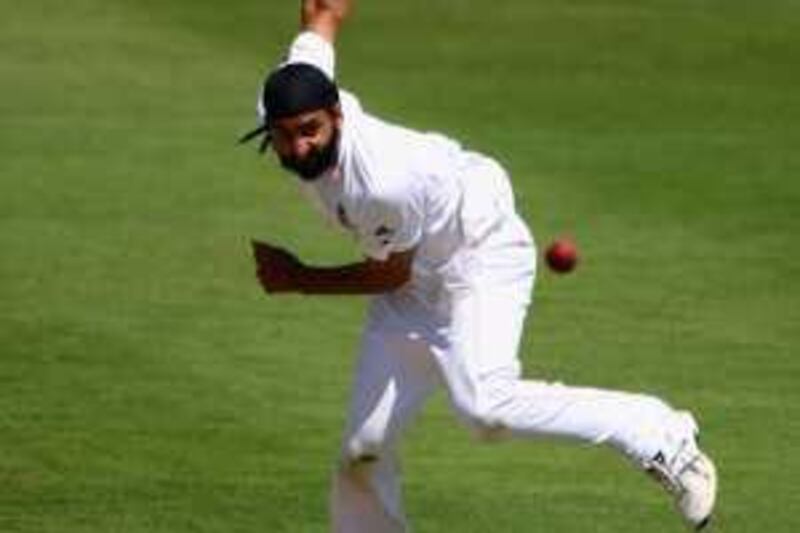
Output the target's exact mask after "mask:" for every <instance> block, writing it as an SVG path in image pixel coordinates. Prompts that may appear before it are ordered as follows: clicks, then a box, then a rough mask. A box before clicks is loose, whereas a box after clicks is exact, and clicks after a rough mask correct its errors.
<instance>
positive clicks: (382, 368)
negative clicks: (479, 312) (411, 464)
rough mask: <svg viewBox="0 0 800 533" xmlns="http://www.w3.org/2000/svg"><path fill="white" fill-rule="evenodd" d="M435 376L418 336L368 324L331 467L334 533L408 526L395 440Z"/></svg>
mask: <svg viewBox="0 0 800 533" xmlns="http://www.w3.org/2000/svg"><path fill="white" fill-rule="evenodd" d="M437 379H438V370H437V368H436V365H435V363H434V362H433V360H432V359H431V357H430V353H429V352H428V351H427V347H426V345H425V344H424V343H423V342H422V341H421V340H418V339H417V340H414V339H412V338H409V337H408V336H407V335H406V334H404V333H402V332H400V331H394V332H392V331H388V330H385V329H382V328H381V327H379V326H376V325H375V324H372V325H368V326H367V329H366V330H365V332H364V335H363V339H362V347H361V356H360V359H359V363H358V366H357V369H356V377H355V383H354V384H353V392H352V399H351V405H350V412H349V417H348V424H347V429H346V432H345V437H344V442H343V446H342V454H341V457H340V460H339V463H338V465H337V467H336V470H335V472H334V479H333V486H332V492H331V520H332V530H333V531H334V532H335V533H360V532H364V533H376V532H381V533H392V532H402V531H406V530H407V524H406V518H405V513H404V511H403V506H402V498H401V490H400V478H399V472H398V460H397V455H396V444H397V441H398V439H399V437H400V436H401V434H402V432H403V430H404V429H405V428H406V427H407V425H408V424H409V423H410V422H411V420H412V419H413V417H414V415H415V414H416V413H417V412H418V411H419V410H420V408H421V407H422V405H423V403H424V401H425V399H426V398H427V397H428V396H429V395H430V393H431V392H432V391H433V389H434V388H435V387H436V385H437Z"/></svg>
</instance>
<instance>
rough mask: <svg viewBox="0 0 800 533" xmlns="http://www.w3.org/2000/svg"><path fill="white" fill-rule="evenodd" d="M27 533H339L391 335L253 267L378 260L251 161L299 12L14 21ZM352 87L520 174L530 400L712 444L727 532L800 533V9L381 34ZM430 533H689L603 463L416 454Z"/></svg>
mask: <svg viewBox="0 0 800 533" xmlns="http://www.w3.org/2000/svg"><path fill="white" fill-rule="evenodd" d="M0 6H1V7H2V12H3V17H2V18H0V120H2V127H1V128H0V250H2V252H0V253H2V260H0V302H1V305H0V531H2V532H26V533H28V532H30V533H40V532H42V533H55V532H58V533H65V532H67V533H89V532H91V533H108V532H124V533H139V532H159V533H182V532H287V533H296V532H323V531H326V498H327V485H328V475H329V472H330V470H331V468H332V461H333V458H334V456H335V454H336V450H337V447H338V440H339V432H340V428H341V425H342V422H343V417H344V404H345V401H346V397H347V391H348V386H349V381H350V371H351V368H352V365H353V351H354V348H355V344H356V341H357V336H358V332H359V327H360V320H361V317H362V314H363V310H364V302H363V300H360V299H354V298H335V299H306V298H300V297H285V298H281V299H269V298H266V297H264V296H263V295H262V294H261V293H260V291H259V288H258V287H257V285H256V283H255V280H254V278H253V275H252V270H253V268H252V265H251V264H250V256H249V249H248V239H249V238H250V237H251V236H256V237H261V238H264V239H272V240H275V241H277V242H281V243H284V244H286V245H288V246H290V247H293V248H295V249H297V250H298V251H299V252H300V254H301V256H303V257H304V258H307V259H309V260H314V261H321V262H326V263H333V262H337V261H345V260H348V259H350V258H353V257H355V254H356V250H355V248H354V246H353V245H352V244H351V243H349V242H347V241H346V240H342V239H340V238H338V237H336V236H335V235H334V234H333V233H331V232H330V230H328V229H326V228H325V227H324V226H323V224H321V223H320V222H319V220H318V219H317V216H316V214H315V213H313V212H312V210H311V209H310V208H309V207H308V206H307V205H305V204H304V203H303V202H302V201H301V198H300V196H299V195H298V194H297V191H296V188H295V186H294V184H293V183H292V180H291V179H290V178H289V177H287V176H286V175H284V174H282V173H281V172H280V171H279V170H278V169H277V168H276V165H275V164H274V161H272V160H262V159H260V158H258V157H257V156H256V155H255V154H254V153H253V151H252V150H251V149H249V148H248V149H245V148H238V147H236V146H235V140H236V138H237V136H238V135H239V134H240V133H242V132H243V131H245V130H246V129H247V128H248V127H250V126H251V125H252V123H253V121H254V114H253V107H254V101H255V95H256V90H257V87H258V85H259V83H260V81H261V78H262V74H263V73H264V72H265V69H266V68H267V67H268V66H269V65H271V64H272V63H273V61H275V60H276V59H277V57H278V56H279V54H281V53H282V51H283V49H284V47H285V45H286V44H288V42H289V40H290V39H291V37H292V36H293V33H294V31H295V29H296V16H297V13H296V11H297V6H296V2H294V1H291V2H289V1H283V2H278V1H277V0H273V1H271V2H268V1H262V2H257V1H255V0H247V1H241V2H231V3H224V2H216V1H212V0H193V1H189V0H167V1H157V0H73V1H71V2H59V1H56V0H37V1H35V2H12V1H11V0H0ZM358 7H359V9H358V11H357V14H356V17H355V19H354V20H353V21H352V23H351V24H350V25H349V26H348V27H347V28H346V29H345V32H344V34H343V35H342V38H341V42H340V45H339V51H340V53H339V73H340V81H341V83H342V85H344V86H346V87H348V88H350V89H352V90H354V91H355V92H356V93H357V94H359V96H360V97H361V98H362V100H363V102H364V104H365V105H366V106H367V107H368V108H369V109H371V110H373V111H374V112H376V113H377V114H379V115H381V116H383V117H385V118H388V119H393V120H396V121H399V122H402V123H404V124H407V125H410V126H414V127H418V128H424V129H435V130H440V131H444V132H446V133H449V134H452V135H454V136H456V137H457V138H459V139H461V140H462V141H464V143H465V144H467V145H468V146H470V147H472V148H475V149H478V150H481V151H485V152H488V153H491V154H493V155H495V156H496V157H497V158H498V159H500V160H501V161H503V162H504V164H505V165H506V166H507V167H508V168H509V169H510V171H511V173H512V176H513V178H514V183H515V187H516V189H517V193H518V200H519V204H520V207H521V209H522V211H523V212H524V214H525V216H526V218H527V219H528V220H529V221H530V222H531V224H532V226H533V228H534V232H535V233H536V235H537V237H538V240H539V241H540V243H545V242H546V241H547V240H549V239H550V238H552V237H554V236H555V235H557V234H561V233H568V234H571V235H573V236H575V238H576V239H577V240H578V242H579V243H580V245H581V247H582V251H583V254H584V256H583V263H582V264H581V268H580V269H579V271H578V272H577V273H576V274H575V275H572V276H568V277H563V278H557V277H555V276H553V275H551V274H548V273H546V272H542V273H541V275H540V278H539V280H538V286H537V295H536V305H535V313H534V314H533V316H532V317H531V320H530V321H529V327H528V330H527V334H526V339H525V342H524V346H523V350H524V351H523V359H524V361H525V364H526V373H527V375H529V376H533V377H538V378H544V379H551V380H554V379H555V380H562V381H565V382H568V383H575V384H587V385H597V386H606V387H614V388H622V389H628V390H646V391H650V392H653V393H656V394H659V395H662V396H664V397H665V398H667V399H669V400H670V401H672V402H673V403H675V404H677V405H680V406H689V407H692V408H693V409H695V410H696V412H697V413H698V414H699V416H700V418H701V420H702V422H703V424H704V428H705V434H704V443H705V446H706V447H707V448H708V449H709V450H710V451H711V452H712V453H713V454H714V456H715V458H716V459H717V461H718V464H719V468H720V471H721V493H720V506H719V521H718V528H717V530H718V531H721V532H725V533H743V532H753V533H757V532H762V531H770V532H773V533H777V532H786V533H789V532H796V531H799V530H800V518H798V515H797V511H798V509H800V491H798V490H797V479H798V475H800V459H798V454H797V448H798V446H800V388H799V387H798V378H799V377H800V361H798V357H799V356H800V354H798V353H797V351H798V347H799V346H800V327H799V326H800V252H798V248H797V244H798V235H800V180H798V177H800V150H798V147H800V126H799V125H800V90H798V88H799V87H800V68H798V58H800V3H798V2H796V1H791V0H765V1H763V2H746V1H744V0H726V1H722V0H700V1H691V2H690V1H686V0H652V1H648V2H636V1H633V0H597V1H590V0H538V1H529V0H498V1H495V2H492V3H491V4H486V5H480V4H477V3H474V2H466V1H461V2H457V1H455V0H428V1H423V0H408V1H401V2H386V1H377V0H375V1H370V0H361V1H360V3H359V6H358ZM403 451H404V459H405V472H406V489H407V491H406V493H407V505H408V508H409V512H410V514H411V516H412V519H413V523H414V525H415V528H416V529H415V530H416V531H417V532H419V533H434V532H448V533H449V532H458V533H483V532H487V531H491V532H493V533H500V532H556V531H568V532H582V533H583V532H598V533H600V532H609V533H610V532H614V533H621V532H642V531H646V532H648V533H651V532H653V533H660V532H664V533H666V532H673V531H681V530H682V528H681V524H680V523H679V521H678V519H677V517H676V516H675V515H674V514H673V513H672V511H671V510H670V508H669V505H668V503H667V500H666V499H665V498H664V496H663V494H662V493H661V492H660V489H659V488H657V487H656V486H655V484H653V483H651V482H650V481H648V480H647V479H646V478H645V477H644V476H642V475H641V474H639V473H637V472H635V471H634V470H633V469H630V468H628V467H627V466H626V465H624V464H623V462H622V461H621V460H620V459H619V458H618V457H616V456H615V455H613V454H611V453H610V452H608V451H606V450H599V449H589V448H585V447H580V446H575V445H570V444H564V443H552V442H533V443H532V442H513V443H507V444H502V445H498V446H487V445H482V444H478V443H475V442H473V441H472V440H471V438H470V437H469V436H468V435H467V433H466V432H465V431H464V430H463V429H462V428H461V427H460V426H459V425H458V424H457V423H456V422H455V421H454V420H453V417H452V416H451V415H450V413H449V410H448V408H447V406H446V403H445V401H444V399H443V397H442V395H439V396H438V397H437V398H436V399H435V401H434V402H432V404H431V405H430V406H429V408H428V409H427V410H426V412H425V415H424V416H423V418H422V419H421V421H420V423H419V424H418V425H417V426H415V428H414V429H413V431H411V433H410V434H409V436H408V439H407V441H406V444H405V446H404V449H403Z"/></svg>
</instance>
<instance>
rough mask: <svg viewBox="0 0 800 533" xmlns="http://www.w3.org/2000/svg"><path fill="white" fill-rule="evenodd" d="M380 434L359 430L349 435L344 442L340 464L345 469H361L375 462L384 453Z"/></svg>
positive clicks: (383, 444)
mask: <svg viewBox="0 0 800 533" xmlns="http://www.w3.org/2000/svg"><path fill="white" fill-rule="evenodd" d="M384 448H385V443H384V439H383V436H382V435H379V434H375V433H372V432H368V431H361V432H359V433H356V434H354V435H352V436H350V437H349V438H348V439H347V440H346V441H345V443H344V447H343V450H342V454H341V466H342V467H343V468H345V469H362V468H363V467H366V466H369V465H370V464H371V463H375V462H377V461H378V460H379V459H380V457H381V456H382V455H383V454H384Z"/></svg>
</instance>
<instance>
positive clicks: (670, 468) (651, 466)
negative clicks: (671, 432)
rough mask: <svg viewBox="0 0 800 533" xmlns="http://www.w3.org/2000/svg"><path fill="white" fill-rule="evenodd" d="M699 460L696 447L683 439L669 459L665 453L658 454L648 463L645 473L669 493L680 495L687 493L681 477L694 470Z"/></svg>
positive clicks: (688, 440)
mask: <svg viewBox="0 0 800 533" xmlns="http://www.w3.org/2000/svg"><path fill="white" fill-rule="evenodd" d="M699 460H700V454H699V453H698V452H697V449H696V445H695V444H694V443H693V442H691V440H690V439H682V440H681V441H680V443H679V444H678V449H677V450H676V451H675V453H673V454H672V455H671V457H670V458H669V459H667V457H666V456H665V455H664V453H663V452H658V453H657V454H656V455H655V456H654V457H653V458H652V459H651V460H650V461H648V463H647V465H646V467H645V471H646V472H647V473H648V474H650V475H651V477H653V478H654V479H655V480H656V481H658V482H659V483H661V484H662V485H663V486H664V487H665V488H666V489H667V490H668V491H669V492H671V493H673V494H676V495H680V494H682V493H683V492H685V487H684V486H683V483H681V477H682V476H683V474H684V473H685V472H687V471H689V470H694V469H695V468H694V467H695V464H696V463H697V462H698V461H699Z"/></svg>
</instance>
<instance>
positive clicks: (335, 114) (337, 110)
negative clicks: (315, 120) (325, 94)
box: [328, 104, 344, 128]
mask: <svg viewBox="0 0 800 533" xmlns="http://www.w3.org/2000/svg"><path fill="white" fill-rule="evenodd" d="M328 112H329V113H330V114H331V118H333V123H334V125H335V126H336V127H337V128H341V127H342V122H344V116H343V115H342V105H341V104H336V105H335V106H333V107H331V108H329V109H328Z"/></svg>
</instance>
